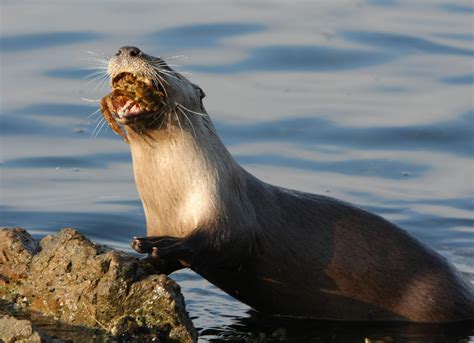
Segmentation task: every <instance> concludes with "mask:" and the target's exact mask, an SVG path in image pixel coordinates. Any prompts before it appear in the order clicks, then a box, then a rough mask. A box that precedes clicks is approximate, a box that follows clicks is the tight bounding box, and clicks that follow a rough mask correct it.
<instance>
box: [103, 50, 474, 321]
mask: <svg viewBox="0 0 474 343" xmlns="http://www.w3.org/2000/svg"><path fill="white" fill-rule="evenodd" d="M144 56H145V57H143V58H145V59H146V58H151V57H149V56H146V55H144ZM123 58H124V57H123ZM123 58H122V59H120V58H116V60H114V59H112V60H111V61H110V65H111V67H110V69H111V70H115V72H116V73H117V72H120V71H121V70H122V69H123V68H128V67H127V66H129V65H131V64H130V63H128V64H127V61H124V60H123ZM129 59H130V58H129ZM118 60H119V62H118ZM141 63H143V61H141ZM145 64H146V63H145ZM124 65H125V66H126V67H123V66H124ZM121 68H122V69H121ZM167 70H171V69H170V68H168V69H167ZM133 72H135V73H139V72H140V70H139V69H134V70H133ZM173 73H174V75H176V76H177V78H178V79H175V78H171V77H165V79H166V81H167V83H168V85H167V86H166V89H167V92H168V101H169V102H170V104H171V103H174V104H176V103H178V104H181V105H183V106H185V107H186V108H187V109H189V110H191V111H193V112H196V113H193V112H190V111H185V114H186V115H187V116H188V118H187V119H186V118H185V117H184V115H183V112H182V111H176V113H173V112H172V111H171V112H170V114H168V117H166V119H162V125H160V127H159V128H157V127H155V126H153V127H152V126H147V122H144V123H140V124H137V125H128V126H127V127H126V131H127V135H128V139H129V141H130V147H131V151H132V157H133V168H134V173H135V180H136V184H137V188H138V191H139V193H140V197H141V199H142V202H143V206H144V209H145V215H146V220H147V233H148V236H158V238H159V236H172V237H175V238H176V239H175V240H173V238H169V239H170V240H171V241H172V242H178V243H177V244H174V243H173V244H174V245H170V248H167V247H163V248H156V247H157V246H158V243H157V244H155V243H153V244H155V249H154V250H153V251H155V252H156V256H158V255H159V254H160V252H157V251H158V250H160V249H162V250H161V253H162V254H161V256H164V255H165V252H166V251H168V253H167V254H169V255H166V256H174V258H175V259H177V260H179V261H180V262H183V263H184V264H186V265H190V266H191V268H192V269H193V270H195V271H196V272H197V273H199V274H201V275H202V276H203V277H205V278H206V279H208V280H209V281H210V282H212V283H214V284H215V285H217V286H218V287H220V288H221V289H223V290H224V291H226V292H227V293H229V294H230V295H232V296H234V297H235V298H237V299H239V300H241V301H243V302H245V303H247V304H249V305H250V306H252V307H254V308H256V309H257V310H261V311H264V312H268V313H272V314H281V315H294V316H308V317H316V318H326V319H337V320H409V321H417V322H449V321H457V320H464V319H474V295H473V291H472V286H471V285H470V283H468V282H467V281H465V280H463V279H462V276H461V275H460V273H459V272H457V271H456V270H455V269H454V267H452V266H451V265H450V264H449V263H448V262H447V261H446V260H445V259H444V258H443V257H442V256H440V255H439V254H438V253H436V252H435V251H433V250H432V249H430V248H429V247H427V246H425V245H423V244H422V243H420V242H418V241H417V240H416V239H414V238H413V237H412V236H410V235H409V234H408V233H407V232H405V231H403V230H402V229H400V228H398V227H397V226H395V225H394V224H392V223H390V222H388V221H386V220H384V219H383V218H381V217H379V216H376V215H374V214H371V213H368V212H366V211H363V210H361V209H358V208H356V207H354V206H352V205H350V204H347V203H344V202H341V201H339V200H336V199H332V198H329V197H325V196H320V195H313V194H307V193H302V192H297V191H293V190H287V189H283V188H280V187H276V186H273V185H269V184H267V183H264V182H262V181H260V180H258V179H256V178H255V177H254V176H252V175H250V174H249V173H247V172H246V171H245V170H244V169H242V168H241V167H240V166H239V165H238V164H237V163H236V162H235V161H234V159H233V158H232V157H231V155H230V154H229V152H228V151H227V149H226V148H225V147H224V145H223V144H222V142H221V141H220V139H219V138H218V137H217V135H216V132H215V130H214V127H213V125H212V122H211V121H210V119H209V117H208V116H207V114H206V112H205V109H204V106H203V104H202V101H201V98H202V96H203V93H202V91H201V90H200V89H199V87H197V86H195V85H193V84H191V83H190V82H189V81H187V80H186V79H185V78H184V77H182V76H181V75H179V74H178V73H176V72H174V71H173ZM111 76H114V74H113V73H112V74H111ZM197 113H203V114H204V115H199V114H197ZM175 114H177V115H178V116H176V115H175ZM143 242H146V239H145V240H144V241H143ZM162 242H164V241H162ZM139 243H140V242H139ZM153 244H152V245H153ZM163 244H164V243H163ZM166 244H168V243H166ZM160 247H161V246H160ZM178 247H179V248H178ZM143 251H145V250H143ZM148 251H149V252H150V251H151V247H150V248H149V249H148ZM183 251H185V253H184V252H183ZM172 252H174V253H175V254H174V255H173V254H172ZM176 256H177V257H176ZM178 265H179V263H178ZM181 267H183V265H182V264H181V266H178V267H175V268H173V269H176V268H181Z"/></svg>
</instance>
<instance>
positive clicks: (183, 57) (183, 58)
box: [160, 55, 188, 61]
mask: <svg viewBox="0 0 474 343" xmlns="http://www.w3.org/2000/svg"><path fill="white" fill-rule="evenodd" d="M187 58H188V56H186V55H174V56H163V57H160V59H162V60H165V61H167V60H185V59H187Z"/></svg>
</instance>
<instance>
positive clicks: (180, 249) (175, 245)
mask: <svg viewBox="0 0 474 343" xmlns="http://www.w3.org/2000/svg"><path fill="white" fill-rule="evenodd" d="M132 248H133V249H134V250H135V251H137V252H139V253H142V254H143V253H147V254H148V257H147V258H146V259H147V260H148V261H149V262H150V264H151V265H152V266H153V267H154V268H155V270H156V271H157V272H158V273H163V274H170V273H172V272H174V271H176V270H179V269H183V268H186V267H189V266H190V265H191V259H192V255H193V249H192V248H191V247H190V246H189V243H188V241H187V240H186V239H185V238H176V237H170V236H162V237H134V238H133V241H132Z"/></svg>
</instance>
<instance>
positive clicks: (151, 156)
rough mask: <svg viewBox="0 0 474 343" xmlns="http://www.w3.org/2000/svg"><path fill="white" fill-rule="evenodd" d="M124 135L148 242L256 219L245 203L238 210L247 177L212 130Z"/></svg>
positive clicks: (171, 129)
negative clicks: (130, 157) (142, 211)
mask: <svg viewBox="0 0 474 343" xmlns="http://www.w3.org/2000/svg"><path fill="white" fill-rule="evenodd" d="M208 129H209V128H208ZM206 131H207V130H206ZM127 133H128V137H129V140H130V147H131V152H132V159H133V169H134V176H135V182H136V185H137V190H138V192H139V194H140V197H141V200H142V203H143V208H144V211H145V216H146V221H147V234H148V235H149V236H161V235H169V236H174V237H184V236H187V235H188V234H189V233H191V232H192V231H194V230H195V229H197V228H202V227H217V226H221V227H222V226H225V225H226V223H229V222H235V220H233V219H232V218H240V219H239V222H242V218H248V220H249V221H251V220H252V218H254V217H255V214H254V213H253V207H252V206H251V204H250V202H248V201H247V202H245V201H244V202H243V205H240V204H241V203H242V201H241V199H246V173H245V171H243V169H242V168H241V167H240V166H239V165H238V164H237V163H236V162H235V161H234V159H233V158H232V157H231V155H230V154H229V152H228V151H227V149H226V148H225V147H224V145H223V144H222V142H221V141H220V139H219V138H218V137H217V135H216V134H215V133H214V132H213V129H212V127H211V131H210V132H209V131H208V132H203V131H202V130H195V131H194V132H190V131H188V130H183V129H181V128H179V127H175V126H169V127H167V128H166V129H161V130H151V131H149V132H147V133H146V135H139V134H138V133H137V132H135V131H133V130H132V129H130V128H127ZM236 197H238V198H239V201H236V200H237V199H236ZM236 204H239V205H236ZM243 225H245V224H243Z"/></svg>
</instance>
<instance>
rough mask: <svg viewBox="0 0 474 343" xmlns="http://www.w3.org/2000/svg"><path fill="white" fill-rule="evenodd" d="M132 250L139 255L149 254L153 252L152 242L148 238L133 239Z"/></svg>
mask: <svg viewBox="0 0 474 343" xmlns="http://www.w3.org/2000/svg"><path fill="white" fill-rule="evenodd" d="M131 245H132V248H133V250H135V251H136V252H139V253H140V254H149V253H151V252H152V250H153V242H152V241H151V240H150V239H149V237H133V240H132V244H131Z"/></svg>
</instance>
